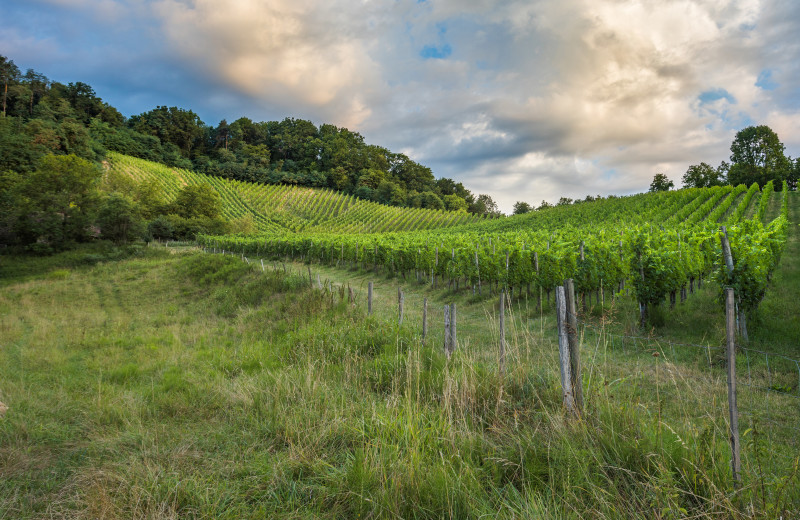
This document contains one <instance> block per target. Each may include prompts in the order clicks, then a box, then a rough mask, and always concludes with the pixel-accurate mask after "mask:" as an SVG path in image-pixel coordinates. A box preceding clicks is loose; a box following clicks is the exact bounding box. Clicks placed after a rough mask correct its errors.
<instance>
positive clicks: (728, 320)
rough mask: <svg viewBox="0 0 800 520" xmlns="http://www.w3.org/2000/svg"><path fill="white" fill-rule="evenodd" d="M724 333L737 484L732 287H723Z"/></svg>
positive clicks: (731, 437)
mask: <svg viewBox="0 0 800 520" xmlns="http://www.w3.org/2000/svg"><path fill="white" fill-rule="evenodd" d="M725 333H726V336H727V357H728V412H729V414H730V433H731V436H730V441H731V472H732V473H733V482H734V485H735V486H738V485H739V483H740V481H739V478H740V477H739V475H740V473H741V469H742V468H741V457H740V453H739V449H740V441H739V409H738V407H737V404H736V306H735V300H734V294H733V289H732V288H730V287H729V288H726V289H725Z"/></svg>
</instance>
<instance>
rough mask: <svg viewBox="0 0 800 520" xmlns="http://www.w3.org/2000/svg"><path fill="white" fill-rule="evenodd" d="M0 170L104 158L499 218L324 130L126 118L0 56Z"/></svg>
mask: <svg viewBox="0 0 800 520" xmlns="http://www.w3.org/2000/svg"><path fill="white" fill-rule="evenodd" d="M0 88H2V89H3V91H2V117H0V171H7V170H10V171H15V172H19V173H25V172H32V171H34V170H35V169H36V167H37V164H38V161H39V160H40V158H41V157H43V156H45V155H48V154H56V155H69V154H74V155H76V156H77V157H81V158H83V159H87V160H90V161H99V160H102V158H103V155H104V153H105V152H106V151H107V150H111V151H115V152H119V153H123V154H126V155H131V156H134V157H139V158H143V159H148V160H151V161H156V162H160V163H163V164H166V165H168V166H175V167H180V168H187V169H193V170H195V171H198V172H201V173H206V174H210V175H215V176H221V177H227V178H231V179H237V180H242V181H248V182H256V183H264V184H294V185H300V186H308V187H328V188H332V189H335V190H339V191H342V192H344V193H347V194H352V195H355V196H357V197H359V198H362V199H366V200H371V201H375V202H380V203H383V204H388V205H393V206H401V207H422V208H431V209H443V210H444V209H446V210H451V211H468V212H471V213H475V214H494V215H496V214H499V211H498V209H497V205H496V204H495V203H494V201H493V200H492V198H491V197H490V196H489V195H477V196H476V195H474V194H473V193H472V192H470V190H468V189H466V188H465V187H464V186H463V184H462V183H460V182H455V181H454V180H452V179H448V178H440V179H436V178H435V177H434V175H433V172H432V171H431V169H430V168H428V167H426V166H423V165H421V164H419V163H417V162H415V161H413V160H411V159H410V158H409V157H408V156H406V155H405V154H402V153H395V152H392V151H390V150H388V149H387V148H384V147H381V146H377V145H371V144H367V143H366V142H365V141H364V138H363V136H361V135H360V134H359V133H358V132H353V131H350V130H348V129H347V128H343V127H337V126H334V125H330V124H322V125H320V126H316V125H315V124H314V123H312V122H311V121H307V120H303V119H295V118H291V117H287V118H285V119H284V120H282V121H265V122H254V121H252V120H250V119H248V118H247V117H241V118H239V119H237V120H235V121H233V122H232V123H228V122H227V121H226V120H222V121H220V122H219V124H217V125H216V126H211V125H208V124H206V123H204V122H203V121H202V120H201V119H200V117H199V116H198V115H197V114H195V113H194V112H192V111H191V110H187V109H183V108H178V107H166V106H158V107H156V108H154V109H152V110H150V111H148V112H144V113H142V114H138V115H134V116H131V117H129V118H126V117H125V116H123V115H122V114H121V113H120V112H119V111H118V110H117V109H116V108H114V107H113V106H111V105H109V104H108V103H105V102H104V101H103V100H102V99H101V98H100V97H99V96H97V94H96V93H95V91H94V89H93V88H92V87H91V86H90V85H87V84H86V83H82V82H77V83H69V84H67V85H64V84H62V83H59V82H56V81H52V80H49V79H48V78H47V77H45V76H44V75H43V74H40V73H38V72H36V71H34V70H33V69H28V70H27V71H26V72H25V73H22V72H21V70H20V69H19V67H18V66H17V65H16V64H15V63H14V62H13V61H12V60H10V59H8V58H6V57H4V56H0Z"/></svg>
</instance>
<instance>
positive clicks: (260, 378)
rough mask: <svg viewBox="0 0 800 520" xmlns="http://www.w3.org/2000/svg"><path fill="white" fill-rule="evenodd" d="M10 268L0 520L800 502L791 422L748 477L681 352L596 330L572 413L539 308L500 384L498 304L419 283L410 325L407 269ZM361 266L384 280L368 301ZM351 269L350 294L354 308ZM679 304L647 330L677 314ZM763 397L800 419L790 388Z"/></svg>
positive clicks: (718, 395) (145, 260) (637, 510)
mask: <svg viewBox="0 0 800 520" xmlns="http://www.w3.org/2000/svg"><path fill="white" fill-rule="evenodd" d="M796 206H797V205H796V204H795V203H794V202H793V208H794V209H793V211H794V212H795V213H794V215H795V217H796V211H797V209H796ZM790 240H791V241H792V242H791V243H792V244H793V245H790V246H789V247H787V253H786V258H785V259H784V264H789V265H792V266H795V265H796V262H788V263H787V262H786V259H788V258H790V257H791V258H796V256H794V255H795V254H796V249H797V234H796V233H793V235H792V238H791V239H790ZM792 248H793V249H792ZM251 260H252V259H251ZM2 262H3V263H2V264H0V265H2V271H0V272H1V273H2V281H0V286H1V287H2V291H1V292H0V316H2V317H1V318H0V338H2V340H0V341H1V342H2V343H1V344H0V401H2V402H3V403H5V404H6V405H7V406H8V407H9V408H8V411H7V412H6V413H5V415H4V416H3V417H2V418H0V518H482V517H483V518H486V517H490V518H539V517H542V518H587V517H589V518H684V517H689V518H719V517H722V518H750V517H757V518H777V517H779V516H780V515H781V514H784V517H785V518H790V517H791V515H793V514H796V513H797V511H800V481H799V480H798V474H797V467H796V464H797V461H796V459H793V457H795V456H796V454H797V452H798V446H797V440H796V439H795V438H794V437H793V436H792V430H790V429H786V428H783V427H778V428H773V429H771V430H768V431H767V432H766V433H767V434H764V433H762V430H759V429H756V435H755V436H754V435H753V433H752V432H751V433H750V434H748V435H745V437H744V444H745V446H744V459H745V460H744V463H743V468H744V473H745V474H744V479H743V486H742V487H741V488H740V489H739V490H738V491H736V492H734V488H733V485H732V482H731V477H730V468H729V451H728V444H727V430H726V429H727V423H726V413H727V410H726V407H725V404H724V403H725V402H726V395H725V386H724V376H723V375H722V372H721V371H719V372H710V371H709V370H707V369H706V368H705V364H704V363H702V362H698V361H697V360H696V359H694V357H693V356H691V355H685V356H679V357H680V359H669V358H670V357H671V356H669V355H666V353H665V355H662V356H654V355H653V354H654V353H653V352H652V351H648V350H638V351H637V350H630V349H629V350H626V351H622V350H620V349H618V348H614V347H613V346H612V345H611V344H610V343H609V342H608V341H606V340H603V338H602V337H601V338H594V337H593V338H590V337H589V336H587V337H586V338H584V343H583V346H582V350H583V354H582V355H583V359H584V364H585V369H584V386H585V392H586V401H587V411H586V413H585V414H584V416H583V418H582V419H580V420H577V419H574V418H572V417H570V416H568V415H566V414H565V413H564V411H563V410H562V405H561V395H560V381H559V376H558V367H557V357H558V354H557V348H556V338H555V334H554V320H553V317H552V316H551V314H552V313H551V312H550V311H549V310H542V311H537V310H536V309H535V308H534V307H533V306H532V305H531V302H527V303H526V302H525V301H524V300H520V301H519V302H517V304H516V306H515V307H514V308H513V310H512V311H511V312H510V315H511V318H510V325H509V335H510V346H509V368H508V372H507V374H506V375H505V377H500V376H499V375H498V372H497V342H498V336H499V332H498V330H497V325H496V302H495V301H494V299H493V298H492V299H490V298H483V299H481V298H473V297H472V296H471V294H469V293H461V294H458V295H455V294H452V293H448V292H447V291H442V290H438V291H433V290H431V289H430V288H429V287H428V286H425V285H418V284H416V283H406V284H404V288H405V292H406V308H407V310H406V316H405V318H404V325H403V327H402V328H398V327H397V325H396V288H397V285H398V284H399V283H400V281H399V280H396V279H389V278H384V277H379V278H376V277H375V275H373V274H372V273H362V272H355V271H344V270H336V269H329V270H325V269H318V268H317V266H313V269H314V273H320V275H321V279H322V280H323V281H326V280H330V281H333V282H335V283H336V284H337V285H334V287H333V290H330V291H328V290H324V291H320V290H317V289H310V288H308V287H307V285H308V283H307V273H306V266H304V265H300V264H289V265H288V266H287V267H288V273H286V274H284V271H283V266H282V265H279V264H275V265H273V264H269V263H268V264H267V265H266V269H265V271H266V272H264V273H262V272H261V268H260V265H259V263H258V262H257V261H254V260H253V261H252V264H247V263H245V262H243V261H242V260H241V259H240V258H238V257H232V256H220V255H209V254H203V253H200V252H196V251H193V250H191V249H190V248H181V249H178V250H173V249H167V248H155V247H151V248H129V249H128V250H127V251H124V252H120V251H119V250H115V249H113V248H105V249H104V248H103V247H99V246H98V247H95V248H92V249H90V250H87V251H77V252H73V253H69V254H64V255H61V256H56V257H51V258H48V259H44V260H37V261H34V262H31V261H29V260H28V259H26V258H12V257H2ZM273 267H274V268H276V269H273ZM793 268H794V267H792V269H793ZM781 277H787V278H791V277H792V274H791V271H786V272H779V273H777V274H776V280H779V279H781ZM367 280H374V281H375V282H376V298H377V299H376V304H375V307H376V312H375V315H374V316H372V317H367V316H366V311H365V307H366V305H365V302H364V294H365V290H364V287H365V284H366V281H367ZM342 283H344V284H347V283H349V284H351V286H352V287H353V288H354V289H355V290H356V295H357V302H356V304H355V305H350V304H348V303H347V297H346V291H344V290H343V289H340V288H339V287H340V285H339V284H342ZM792 287H793V288H792ZM796 289H797V287H796V285H791V284H789V286H788V288H787V291H789V293H787V294H785V295H781V294H780V293H775V296H774V297H776V298H786V297H792V296H793V295H794V294H796V293H795V292H792V291H796ZM423 297H428V298H429V301H430V308H431V335H430V336H429V337H428V338H427V341H426V343H425V344H424V345H423V344H422V341H421V338H420V328H421V327H420V318H421V302H422V298H423ZM714 297H715V295H714V294H713V292H712V290H711V289H710V288H708V289H707V290H706V292H702V293H701V294H699V295H697V298H695V299H693V300H691V303H690V304H688V305H691V306H695V307H694V309H695V312H697V309H702V310H704V312H705V311H708V312H709V314H708V315H707V317H706V319H705V324H704V327H705V328H704V329H702V331H701V332H699V333H698V334H701V335H712V334H714V333H716V332H715V331H717V330H719V328H720V327H721V322H722V318H721V316H720V315H717V314H714V313H713V309H712V307H713V306H714V305H716V304H715V302H714ZM771 297H772V296H771ZM450 301H455V302H457V304H458V308H459V318H458V320H459V321H458V331H459V348H458V350H457V351H456V354H455V355H454V356H453V358H452V359H450V360H447V359H446V358H445V357H444V355H443V354H442V352H441V344H442V339H441V338H442V331H441V330H440V329H441V327H440V326H434V323H436V320H439V318H438V317H437V316H439V315H440V314H441V310H440V308H441V306H442V305H443V304H444V303H445V302H448V303H449V302H450ZM618 302H619V304H618V306H611V305H609V308H607V309H606V310H605V314H604V315H605V316H606V317H612V316H614V315H616V316H617V318H618V319H615V320H614V321H613V324H612V325H610V327H611V328H612V329H613V327H618V329H617V330H620V331H624V330H625V327H626V326H627V325H626V323H625V319H621V317H622V316H624V315H626V313H627V311H626V310H625V305H628V304H627V303H624V302H623V300H618ZM784 304H785V300H784ZM688 305H687V308H686V310H682V311H680V312H679V313H677V314H676V315H672V316H673V317H668V318H667V320H666V323H665V325H664V327H663V328H662V329H661V330H659V331H653V332H654V333H655V334H656V336H658V335H659V334H665V333H669V332H670V331H674V330H677V329H682V328H685V323H684V321H682V320H686V319H689V316H690V315H691V314H692V311H691V308H690V307H688ZM764 305H765V307H767V308H771V307H770V305H775V306H779V303H775V304H771V303H770V302H769V301H765V302H764ZM595 313H596V316H595V322H596V323H598V324H602V323H603V320H602V319H601V317H600V316H601V314H600V311H599V310H596V311H595ZM681 313H683V314H681ZM674 316H677V317H674ZM764 319H765V321H766V322H770V320H769V318H764ZM787 327H788V325H787ZM758 334H759V333H758V332H754V336H755V337H756V338H758ZM656 339H657V338H656ZM707 339H709V338H707ZM767 340H768V339H767ZM767 340H765V341H767ZM787 345H788V341H787ZM786 348H788V346H787V347H786ZM760 399H761V401H762V402H765V403H769V405H770V406H772V410H773V412H774V414H784V415H785V416H786V417H787V420H791V418H792V417H794V418H795V419H794V422H793V424H796V410H794V409H792V406H794V407H796V405H797V401H796V400H788V399H783V398H782V397H781V396H780V395H775V394H768V395H765V396H764V397H763V398H760ZM745 404H746V403H745ZM750 405H751V406H752V402H751V404H750ZM792 413H794V414H795V415H794V416H792V415H791V414H792Z"/></svg>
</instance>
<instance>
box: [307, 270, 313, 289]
mask: <svg viewBox="0 0 800 520" xmlns="http://www.w3.org/2000/svg"><path fill="white" fill-rule="evenodd" d="M307 267H308V286H309V287H313V286H314V279H313V278H311V266H310V265H308V266H307Z"/></svg>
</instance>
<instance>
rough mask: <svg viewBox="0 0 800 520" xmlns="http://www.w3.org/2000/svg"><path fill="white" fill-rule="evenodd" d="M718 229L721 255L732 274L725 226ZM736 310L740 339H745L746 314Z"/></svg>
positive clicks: (731, 261) (730, 254) (731, 255)
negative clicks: (720, 232) (720, 233)
mask: <svg viewBox="0 0 800 520" xmlns="http://www.w3.org/2000/svg"><path fill="white" fill-rule="evenodd" d="M720 229H721V230H722V236H720V241H721V242H722V256H723V257H724V258H725V267H726V268H727V270H728V274H729V275H731V276H733V268H734V267H733V254H732V253H731V244H730V242H729V241H728V230H727V229H725V226H722V227H721V228H720ZM737 310H738V318H739V333H740V334H741V335H742V340H743V341H747V339H748V338H747V316H746V315H745V313H744V311H743V310H742V309H737Z"/></svg>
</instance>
